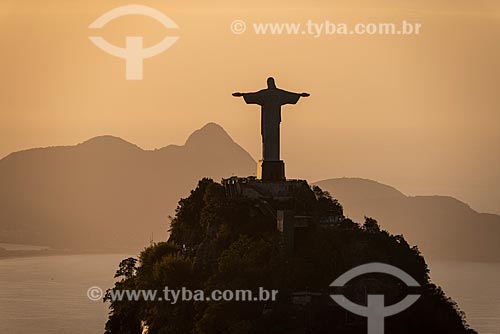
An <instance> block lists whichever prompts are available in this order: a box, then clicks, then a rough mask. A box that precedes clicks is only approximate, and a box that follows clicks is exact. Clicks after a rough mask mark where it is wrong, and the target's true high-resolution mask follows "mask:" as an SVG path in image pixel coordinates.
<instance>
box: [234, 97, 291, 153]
mask: <svg viewBox="0 0 500 334" xmlns="http://www.w3.org/2000/svg"><path fill="white" fill-rule="evenodd" d="M243 98H244V99H245V102H246V103H247V104H258V105H260V106H261V134H262V159H263V160H264V161H279V160H280V123H281V106H282V105H285V104H296V103H297V101H298V100H299V99H300V94H297V93H291V92H287V91H285V90H282V89H278V88H267V89H263V90H260V91H258V92H255V93H244V94H243Z"/></svg>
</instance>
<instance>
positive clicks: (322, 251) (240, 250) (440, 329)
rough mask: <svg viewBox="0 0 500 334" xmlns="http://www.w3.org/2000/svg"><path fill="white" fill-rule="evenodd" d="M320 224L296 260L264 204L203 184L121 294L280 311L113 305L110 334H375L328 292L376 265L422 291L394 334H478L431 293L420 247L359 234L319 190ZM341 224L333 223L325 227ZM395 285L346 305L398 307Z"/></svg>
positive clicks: (125, 268) (377, 279) (127, 270)
mask: <svg viewBox="0 0 500 334" xmlns="http://www.w3.org/2000/svg"><path fill="white" fill-rule="evenodd" d="M312 191H313V192H314V195H315V198H316V201H315V203H313V205H314V208H313V209H314V215H313V216H314V221H315V224H312V226H310V227H309V228H308V229H307V230H306V231H304V232H303V235H302V236H301V237H302V239H303V240H302V242H301V243H300V247H297V249H295V251H293V252H289V251H287V250H286V247H284V245H283V241H282V238H281V236H280V233H279V232H278V231H277V230H276V221H275V218H273V217H272V216H270V215H268V214H266V213H265V212H262V211H259V210H256V209H255V207H256V203H255V200H250V199H247V198H228V197H226V194H225V190H224V187H223V186H222V185H220V184H218V183H215V182H213V181H212V180H209V179H203V180H201V181H200V182H199V184H198V187H197V188H196V189H195V190H193V191H192V192H191V195H190V196H189V197H188V198H185V199H182V200H181V201H180V202H179V205H178V208H177V211H176V216H175V217H174V218H173V220H172V224H171V234H170V238H169V240H168V242H160V243H157V244H154V245H152V246H151V247H148V248H146V249H145V250H144V251H143V252H142V253H141V255H140V258H139V260H136V259H133V258H129V259H125V260H123V261H122V262H121V264H120V267H119V270H118V271H117V274H116V277H117V278H118V281H117V283H116V285H115V287H114V288H113V289H112V290H109V291H108V293H107V296H106V298H105V300H108V301H110V300H111V293H112V292H113V291H118V290H132V289H152V290H158V291H163V289H164V287H165V286H168V287H169V288H170V289H181V288H182V287H186V288H189V289H192V290H197V289H202V290H204V291H212V290H214V289H219V290H224V289H233V290H235V289H245V290H252V291H257V290H258V288H259V287H264V288H267V289H270V290H271V289H277V290H279V294H278V299H277V300H276V301H274V302H236V301H231V302H214V301H210V302H206V301H203V302H202V301H191V302H185V301H184V302H177V303H175V304H171V303H169V302H165V301H163V302H162V301H154V302H153V301H145V300H141V301H116V300H115V301H111V306H110V309H111V311H110V316H109V320H108V322H107V324H106V333H107V334H132V333H133V334H137V333H141V331H142V330H143V327H144V326H147V328H148V333H150V334H164V333H169V334H170V333H179V334H185V333H197V334H201V333H207V334H212V333H213V334H215V333H235V334H243V333H287V334H289V333H356V334H357V333H360V334H361V333H366V319H365V318H361V317H358V316H355V315H352V314H349V313H348V312H347V311H345V310H344V309H342V308H340V307H339V306H338V305H336V304H335V303H334V302H333V301H332V300H331V299H330V298H329V297H328V291H329V290H328V286H329V284H330V283H331V282H332V281H333V280H334V279H335V278H337V277H338V276H340V275H341V274H343V273H344V272H346V271H348V270H350V269H352V268H353V267H355V266H357V265H361V264H365V263H370V262H383V263H388V264H392V265H395V266H397V267H399V268H401V269H403V270H404V271H406V272H407V273H409V274H410V275H411V276H412V277H414V278H415V279H416V280H417V281H418V282H419V284H420V285H421V286H422V288H421V289H420V291H419V293H421V294H422V297H421V298H420V299H419V300H418V301H417V303H415V304H414V305H413V306H412V307H411V308H410V309H408V310H406V311H404V312H402V313H401V314H399V315H397V316H394V317H391V318H387V319H386V333H389V334H390V333H406V334H412V333H419V334H424V333H425V334H429V333H436V334H438V333H439V334H443V333H447V334H455V333H457V334H458V333H475V332H474V331H473V330H471V329H469V328H468V326H467V325H466V323H465V320H464V316H463V314H462V313H461V312H460V311H459V310H458V307H457V305H456V304H455V303H454V302H453V301H452V300H450V299H449V298H447V297H446V296H445V294H444V293H443V291H442V290H441V289H440V288H439V287H437V286H435V285H434V284H432V283H431V282H430V278H429V271H428V268H427V265H426V263H425V261H424V259H423V257H422V256H421V255H420V253H419V251H418V249H417V248H416V247H410V245H408V243H407V242H406V241H405V240H404V238H403V237H402V236H393V235H390V234H389V233H387V232H385V231H383V230H381V229H380V227H379V225H378V223H377V222H376V221H375V220H373V219H370V218H367V219H366V221H365V222H364V224H363V225H359V224H357V223H355V222H353V221H351V220H349V219H347V218H345V217H344V216H343V213H342V206H341V205H340V204H339V203H338V202H337V201H336V200H334V199H332V198H331V196H330V195H329V194H328V193H327V192H324V191H322V190H321V189H319V188H317V187H314V188H313V189H312ZM332 215H334V216H336V218H337V219H336V220H335V222H334V223H330V224H328V226H325V224H322V223H321V222H322V221H324V220H325V218H327V217H331V216H332ZM386 276H388V275H378V276H377V275H375V276H373V277H370V278H369V279H362V280H361V279H360V280H353V283H352V285H351V289H350V290H349V289H347V290H346V292H345V293H346V295H347V296H348V297H349V298H350V299H352V300H353V301H356V300H357V301H358V302H363V298H366V294H365V296H364V297H363V296H359V291H363V293H365V292H366V291H375V290H377V289H378V290H380V287H394V286H396V287H398V288H397V289H393V290H394V291H389V292H388V294H387V299H389V301H390V303H391V304H392V303H394V302H398V301H399V300H401V299H402V298H403V297H404V296H405V295H406V294H407V291H406V290H405V289H404V288H401V287H400V285H401V284H394V283H398V282H394V278H392V277H386ZM298 291H310V292H315V293H317V295H318V296H319V297H317V298H315V299H314V300H312V301H311V302H309V303H302V304H301V303H294V302H293V300H294V298H293V296H294V292H298Z"/></svg>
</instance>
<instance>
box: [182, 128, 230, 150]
mask: <svg viewBox="0 0 500 334" xmlns="http://www.w3.org/2000/svg"><path fill="white" fill-rule="evenodd" d="M207 142H210V143H218V144H224V143H231V144H232V143H234V141H233V139H232V138H231V136H229V134H228V133H227V132H226V130H224V128H223V127H222V126H220V125H219V124H217V123H212V122H210V123H207V124H205V125H204V126H203V127H202V128H201V129H198V130H196V131H195V132H193V133H192V134H191V135H190V136H189V137H188V139H187V140H186V144H185V145H186V146H199V145H202V146H204V145H206V143H207Z"/></svg>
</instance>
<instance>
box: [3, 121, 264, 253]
mask: <svg viewBox="0 0 500 334" xmlns="http://www.w3.org/2000/svg"><path fill="white" fill-rule="evenodd" d="M254 169H255V161H254V160H253V159H252V157H251V156H250V155H249V154H248V153H247V152H246V151H245V150H243V149H242V148H241V147H240V146H239V145H237V144H236V143H235V142H234V141H233V140H232V139H231V138H230V137H229V135H228V134H227V133H226V132H225V131H224V129H222V127H220V126H219V125H217V124H214V123H209V124H207V125H206V126H204V127H203V128H202V129H200V130H197V131H196V132H194V133H193V134H192V135H191V136H190V137H189V138H188V140H187V141H186V144H185V145H182V146H175V145H170V146H167V147H164V148H162V149H158V150H153V151H146V150H142V149H141V148H139V147H138V146H136V145H133V144H131V143H128V142H126V141H124V140H123V139H121V138H117V137H113V136H101V137H96V138H93V139H90V140H88V141H85V142H84V143H81V144H78V145H76V146H62V147H49V148H37V149H31V150H26V151H21V152H16V153H12V154H10V155H9V156H7V157H5V158H4V159H1V160H0V242H12V243H25V244H35V245H48V246H52V247H58V248H122V247H123V248H130V247H141V248H142V247H143V246H144V245H145V244H146V243H147V242H148V241H149V238H150V236H151V233H154V237H155V239H161V240H164V239H165V238H167V228H168V225H167V224H168V222H169V221H168V215H169V214H173V212H174V209H175V205H176V203H177V200H178V198H179V196H185V195H187V194H188V193H189V190H190V189H191V188H192V187H193V186H194V185H196V183H197V180H199V179H200V178H202V177H205V176H210V177H213V178H214V179H221V178H222V177H227V176H228V175H232V174H240V175H251V174H253V173H254Z"/></svg>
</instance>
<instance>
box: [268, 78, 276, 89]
mask: <svg viewBox="0 0 500 334" xmlns="http://www.w3.org/2000/svg"><path fill="white" fill-rule="evenodd" d="M267 88H276V83H274V78H273V77H269V78H267Z"/></svg>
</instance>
